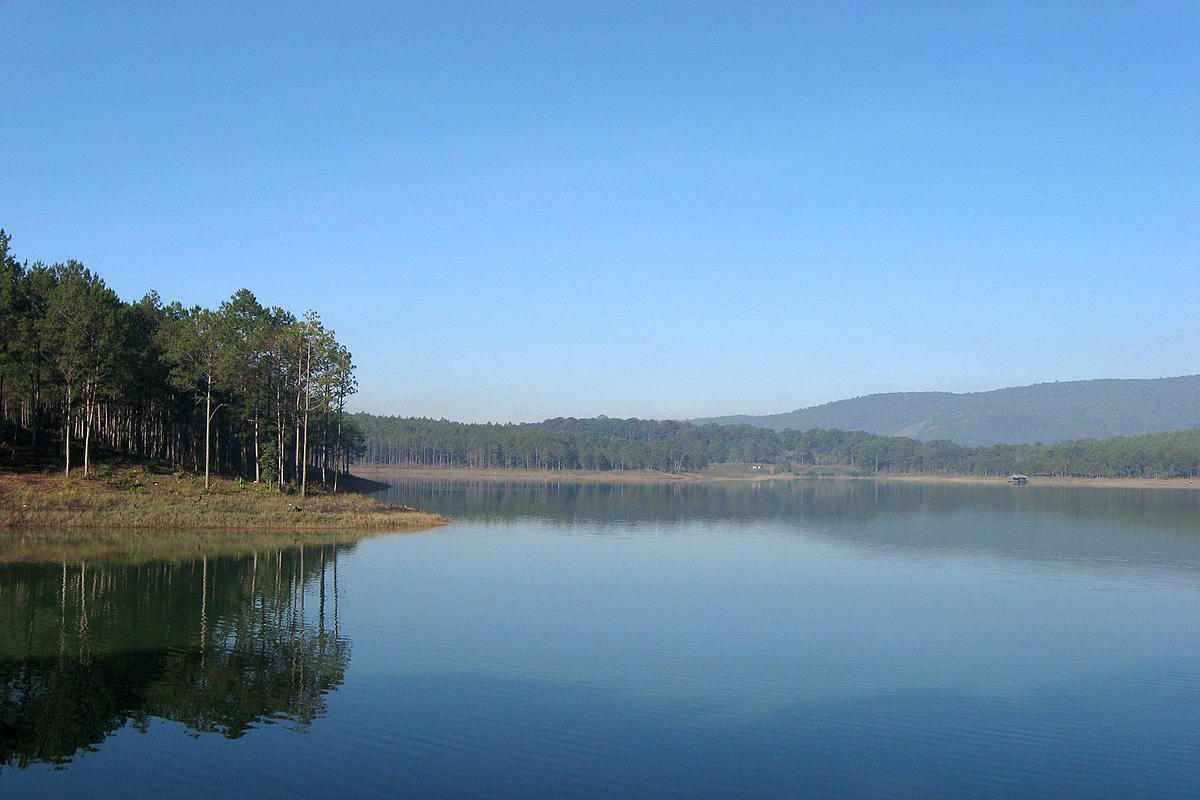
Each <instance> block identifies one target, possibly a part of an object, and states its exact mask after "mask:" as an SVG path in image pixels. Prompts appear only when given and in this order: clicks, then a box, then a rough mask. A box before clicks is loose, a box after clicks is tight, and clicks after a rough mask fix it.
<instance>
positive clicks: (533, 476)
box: [352, 465, 1200, 490]
mask: <svg viewBox="0 0 1200 800" xmlns="http://www.w3.org/2000/svg"><path fill="white" fill-rule="evenodd" d="M352 469H353V471H354V474H355V475H357V476H359V477H362V478H366V479H368V480H371V481H373V482H377V483H383V484H388V483H390V481H389V480H388V479H389V478H392V479H398V480H411V479H420V480H430V479H433V480H438V479H442V480H453V481H462V480H474V481H483V482H491V483H502V482H505V481H525V482H541V483H545V482H564V483H626V484H653V483H767V482H775V481H796V480H839V481H897V482H903V483H957V484H977V485H993V486H998V485H1005V486H1007V485H1009V480H1008V478H1001V477H989V476H984V475H912V474H903V473H896V474H890V473H878V474H874V475H852V474H846V473H842V474H832V473H831V474H828V475H794V474H768V475H711V474H709V475H705V474H695V473H683V474H678V473H667V472H652V471H647V470H531V469H474V468H470V467H380V466H366V465H357V466H354V467H352ZM1028 485H1029V486H1034V487H1036V486H1059V487H1079V488H1106V489H1173V490H1180V489H1183V490H1187V489H1192V490H1196V489H1200V479H1194V478H1082V477H1038V476H1030V477H1029V484H1028Z"/></svg>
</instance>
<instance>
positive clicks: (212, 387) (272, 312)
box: [0, 230, 362, 491]
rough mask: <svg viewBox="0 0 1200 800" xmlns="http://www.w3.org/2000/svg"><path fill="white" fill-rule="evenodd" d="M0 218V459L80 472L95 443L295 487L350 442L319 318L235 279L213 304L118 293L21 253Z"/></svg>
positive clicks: (347, 365) (340, 388) (342, 396)
mask: <svg viewBox="0 0 1200 800" xmlns="http://www.w3.org/2000/svg"><path fill="white" fill-rule="evenodd" d="M9 242H10V237H9V236H8V235H7V234H5V233H4V231H2V230H0V463H5V462H6V463H9V464H20V463H25V464H39V463H43V462H46V461H55V460H57V461H58V463H59V464H61V465H62V467H63V468H64V469H65V471H66V472H67V473H68V474H69V473H70V471H71V469H72V468H74V467H75V466H77V465H78V466H81V467H82V469H83V471H84V472H85V473H86V472H87V471H89V469H91V466H92V465H91V463H90V462H91V459H92V456H93V454H94V453H95V451H96V450H97V449H98V448H102V449H104V450H106V451H110V452H115V453H119V454H129V455H133V456H138V457H142V458H151V459H159V460H162V461H165V462H169V463H170V464H173V465H178V466H181V467H187V468H192V469H196V470H204V472H205V476H206V483H207V476H208V473H209V471H210V470H212V471H218V472H222V473H225V474H234V475H241V476H243V477H245V478H247V479H254V480H256V481H257V480H262V481H265V482H272V483H275V484H276V485H278V486H280V487H283V486H284V485H285V484H289V483H290V484H295V485H298V486H299V487H300V488H301V491H303V490H304V487H305V485H306V483H307V482H308V479H309V476H308V473H309V470H310V468H312V469H314V470H319V471H320V475H321V477H322V478H326V477H329V475H330V473H331V472H332V475H333V476H334V479H335V480H336V474H337V472H336V469H335V468H336V467H337V466H338V465H342V466H345V465H346V464H348V462H349V460H350V458H351V457H353V456H355V455H357V453H358V448H359V447H361V442H362V438H361V435H359V434H356V433H355V431H354V430H353V429H352V427H351V426H349V425H347V424H346V419H345V417H346V415H345V403H346V398H347V397H349V396H350V395H351V394H353V392H354V391H355V386H356V384H355V381H354V369H353V365H352V363H351V357H350V353H349V351H347V350H346V348H345V347H343V346H342V345H340V344H338V342H337V341H336V340H335V339H334V335H333V331H330V330H328V329H326V328H325V327H324V326H323V325H322V323H321V319H320V317H319V316H318V315H317V313H316V312H314V311H309V312H307V313H306V314H304V315H303V316H302V317H296V316H295V315H293V314H292V313H290V312H288V311H285V310H283V309H281V308H266V307H264V306H262V305H260V304H259V302H258V300H256V299H255V297H254V295H253V294H251V293H250V292H249V291H248V290H246V289H242V290H240V291H238V292H236V293H235V294H234V295H233V296H232V297H231V298H230V299H229V300H227V301H226V302H224V303H222V304H221V306H220V307H219V308H218V309H216V310H215V311H214V310H209V309H206V308H201V307H199V306H193V307H185V306H183V305H181V304H180V303H178V302H175V303H171V304H169V305H164V304H163V303H162V302H161V300H160V299H159V297H158V295H157V294H155V293H154V292H150V293H149V294H147V295H146V296H145V297H143V298H142V299H141V300H139V301H137V302H136V303H125V302H122V301H121V300H120V298H118V297H117V295H116V294H115V293H114V292H113V291H112V290H111V289H109V288H108V287H106V286H105V284H104V281H103V280H102V279H101V278H100V276H99V275H96V274H95V273H93V272H91V271H90V270H88V269H86V268H85V267H84V266H83V265H82V264H80V263H79V262H77V261H67V262H66V263H65V264H52V265H49V266H47V265H46V264H42V263H35V264H27V263H21V262H19V261H17V259H16V258H15V257H14V256H13V255H12V253H11V252H10V251H9Z"/></svg>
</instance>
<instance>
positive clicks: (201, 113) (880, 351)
mask: <svg viewBox="0 0 1200 800" xmlns="http://www.w3.org/2000/svg"><path fill="white" fill-rule="evenodd" d="M0 31H2V32H3V33H2V36H3V42H4V46H3V48H0V75H3V76H4V80H3V83H2V84H0V85H2V86H3V103H2V104H0V108H2V109H3V110H2V112H0V118H3V120H4V122H3V125H2V129H0V130H2V132H0V175H3V183H2V184H0V227H3V228H4V229H6V230H7V232H8V233H9V234H10V235H12V237H13V241H12V246H13V249H14V250H15V252H16V254H17V256H18V257H20V258H22V259H27V260H29V261H39V260H40V261H45V262H47V263H49V262H54V261H61V260H65V259H67V258H76V259H79V260H81V261H83V262H84V263H85V264H86V265H87V266H89V267H91V268H92V269H93V270H95V271H97V272H99V274H100V275H101V276H102V277H103V278H104V279H105V280H106V281H107V282H108V284H109V285H110V286H111V287H112V288H113V289H115V290H116V291H117V293H118V294H119V295H121V297H122V298H124V299H126V300H136V299H138V298H139V297H141V296H142V295H143V294H145V293H146V292H147V291H148V290H150V289H154V290H157V291H158V292H159V294H160V295H162V297H163V298H164V299H166V300H179V301H181V302H183V303H185V304H189V305H190V304H201V305H206V306H212V307H215V306H216V305H217V304H219V303H220V302H221V301H222V300H223V299H225V298H227V297H228V296H229V295H231V294H233V292H234V291H236V290H237V289H239V288H241V287H243V286H244V287H247V288H249V289H251V290H252V291H253V292H254V293H255V294H256V295H257V296H258V298H259V300H260V301H261V302H263V303H264V304H267V305H278V306H283V307H284V308H287V309H289V310H291V311H294V312H296V313H300V312H303V311H304V310H305V309H308V308H313V309H316V310H317V311H319V312H320V314H321V315H322V317H323V319H324V320H325V322H326V324H327V325H328V326H329V327H331V328H333V329H334V330H335V331H336V332H337V336H338V339H339V341H341V342H342V343H343V344H345V345H346V346H347V347H348V348H349V349H350V351H351V352H352V353H353V354H354V356H355V360H356V363H357V365H358V379H359V384H360V393H359V395H358V397H357V398H356V399H355V407H356V409H357V410H366V411H371V412H374V413H384V414H400V415H405V416H408V415H415V416H430V417H445V418H448V419H456V420H463V421H488V420H491V421H533V420H540V419H544V418H547V417H552V416H560V415H561V416H578V417H586V416H595V415H599V414H607V415H608V416H620V417H627V416H638V417H648V418H689V417H697V416H708V415H717V414H731V413H776V412H782V411H789V410H792V409H795V408H799V407H804V406H809V405H814V404H817V403H822V402H827V401H831V400H837V399H842V398H846V397H853V396H856V395H862V394H868V393H872V392H884V391H918V390H945V391H979V390H984V389H992V388H999V387H1002V386H1013V385H1022V384H1028V383H1037V382H1044V381H1053V380H1072V379H1087V378H1107V377H1128V378H1153V377H1163V376H1168V375H1182V374H1194V373H1196V372H1200V359H1198V356H1200V258H1198V256H1200V135H1198V134H1200V130H1198V126H1200V77H1198V76H1200V6H1197V5H1196V4H1194V3H1191V2H1141V3H1133V2H1121V3H1107V2H1100V1H1098V0H1093V1H1091V2H1078V3H1075V2H1056V3H1044V2H1031V3H1021V2H1005V3H961V2H944V3H941V2H924V3H922V2H896V3H889V2H861V3H854V2H829V3H737V2H731V3H646V2H638V3H627V4H626V3H619V2H603V3H599V2H598V3H585V2H543V3H482V2H480V3H453V2H433V3H399V2H386V3H345V4H343V3H329V4H303V3H286V4H285V3H280V4H271V3H261V4H260V3H255V4H245V3H179V4H168V3H159V2H147V3H117V2H114V3H63V2H53V0H50V1H46V0H43V1H42V2H25V1H24V0H17V1H16V2H14V1H13V0H0Z"/></svg>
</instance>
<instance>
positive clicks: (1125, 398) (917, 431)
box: [690, 375, 1200, 446]
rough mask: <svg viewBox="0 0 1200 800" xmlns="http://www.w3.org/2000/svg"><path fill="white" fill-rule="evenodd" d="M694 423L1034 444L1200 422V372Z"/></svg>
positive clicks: (850, 403) (865, 401)
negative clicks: (834, 430) (1173, 376)
mask: <svg viewBox="0 0 1200 800" xmlns="http://www.w3.org/2000/svg"><path fill="white" fill-rule="evenodd" d="M690 421H691V422H693V423H695V424H697V425H703V424H706V423H716V424H719V425H736V424H749V425H754V426H756V427H760V428H769V429H772V430H788V429H791V430H811V429H813V428H835V429H838V430H845V431H866V432H868V433H874V434H878V435H882V436H910V437H912V438H915V439H920V440H922V441H930V440H933V439H949V440H950V441H952V442H955V443H957V444H961V445H970V446H975V445H992V444H1032V443H1035V442H1042V443H1043V444H1051V443H1054V442H1064V441H1070V440H1072V439H1104V438H1109V437H1113V436H1139V435H1142V434H1148V433H1163V432H1167V431H1178V430H1190V429H1194V428H1200V375H1187V376H1183V377H1177V378H1157V379H1149V380H1131V379H1102V380H1090V381H1063V382H1056V383H1039V384H1034V385H1033V386H1018V387H1013V388H1008V389H996V390H994V391H990V392H973V393H967V394H954V393H952V392H893V393H889V394H871V395H866V396H864V397H856V398H854V399H852V400H838V401H836V402H833V403H825V404H823V405H819V406H813V407H811V408H801V409H797V410H796V411H791V412H788V413H785V414H768V415H764V416H748V415H738V416H728V417H708V418H704V419H694V420H690Z"/></svg>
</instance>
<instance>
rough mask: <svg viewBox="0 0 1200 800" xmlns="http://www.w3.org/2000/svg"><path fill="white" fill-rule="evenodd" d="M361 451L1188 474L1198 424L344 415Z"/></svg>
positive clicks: (397, 457) (673, 465) (381, 458)
mask: <svg viewBox="0 0 1200 800" xmlns="http://www.w3.org/2000/svg"><path fill="white" fill-rule="evenodd" d="M352 419H353V420H354V421H355V423H356V426H357V427H358V428H359V429H361V431H362V435H363V447H362V451H361V452H362V457H361V461H362V462H364V463H369V464H376V465H391V466H403V467H474V468H481V469H492V468H501V469H503V468H523V469H552V470H570V469H590V470H610V469H649V470H661V471H665V472H700V471H701V470H703V469H705V468H706V467H708V466H709V465H712V464H722V463H740V464H758V465H769V466H770V467H771V468H773V469H776V470H778V471H782V472H792V471H803V470H805V469H809V468H818V467H834V466H837V467H850V468H853V469H855V470H859V471H862V472H888V473H901V474H904V473H907V474H944V475H983V476H987V475H1009V474H1012V473H1015V472H1023V473H1027V474H1032V475H1063V476H1068V475H1069V476H1080V477H1109V478H1126V477H1146V478H1177V477H1196V476H1198V475H1200V430H1188V431H1178V432H1175V433H1159V434H1150V435H1147V436H1135V437H1119V438H1113V439H1081V440H1078V441H1072V442H1062V443H1059V444H1053V445H1039V444H1032V445H1004V444H1001V445H990V446H983V447H965V446H962V445H957V444H954V443H953V442H949V441H944V440H942V441H936V440H935V441H930V442H921V441H918V440H916V439H910V438H906V437H898V436H877V435H874V434H870V433H863V432H860V431H850V432H848V431H839V430H810V431H790V430H788V431H773V430H769V429H766V428H757V427H753V426H751V425H712V424H710V425H692V424H689V423H686V422H673V421H654V420H638V419H610V418H607V417H599V418H596V419H574V418H558V419H551V420H547V421H545V422H541V423H533V424H521V425H516V424H509V425H497V424H466V423H459V422H448V421H446V420H431V419H416V418H405V417H381V416H374V415H370V414H355V415H353V417H352Z"/></svg>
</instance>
